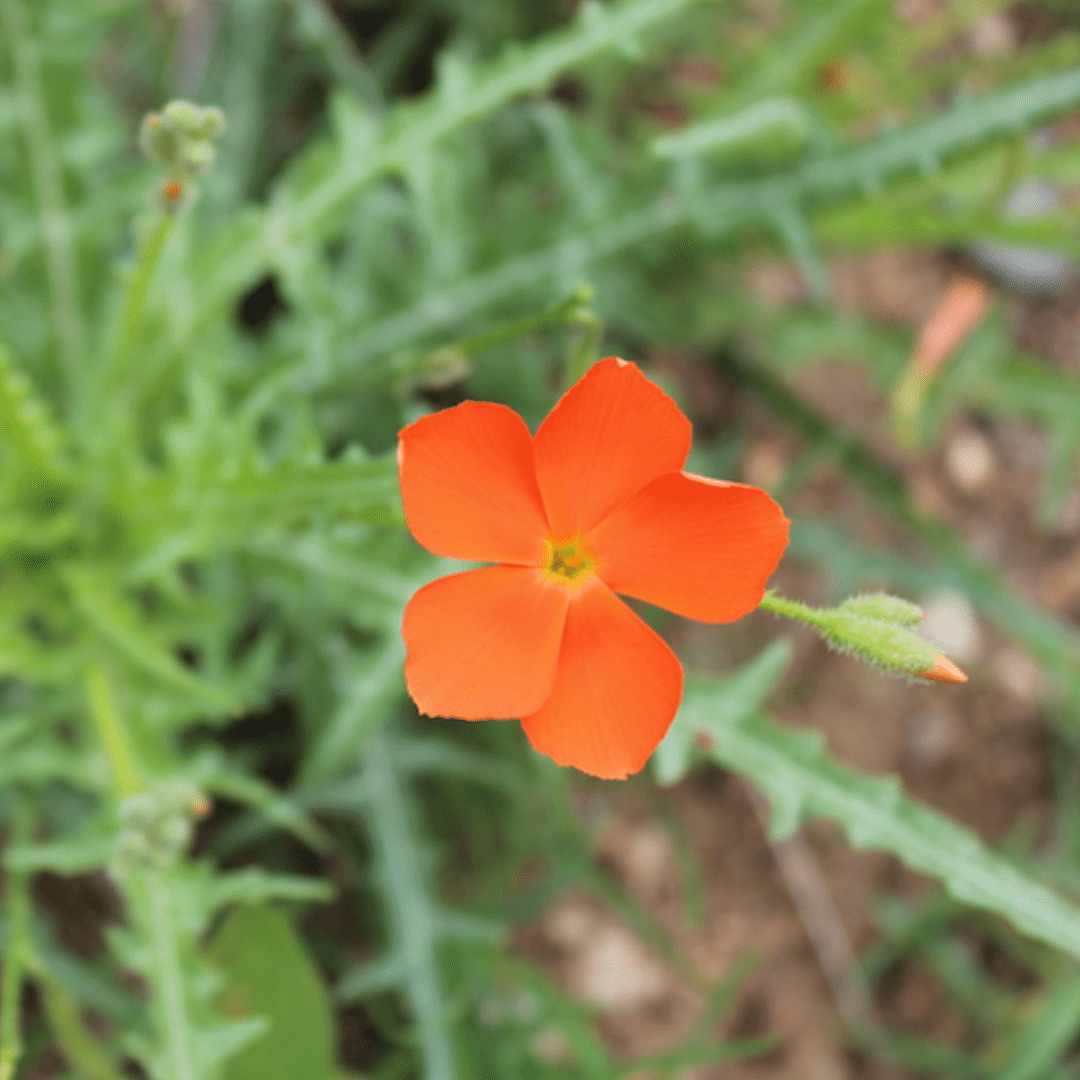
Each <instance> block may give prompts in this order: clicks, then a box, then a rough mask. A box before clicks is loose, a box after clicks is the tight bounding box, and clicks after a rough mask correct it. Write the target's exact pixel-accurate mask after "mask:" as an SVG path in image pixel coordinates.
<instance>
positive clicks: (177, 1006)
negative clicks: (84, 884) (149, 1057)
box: [141, 870, 197, 1080]
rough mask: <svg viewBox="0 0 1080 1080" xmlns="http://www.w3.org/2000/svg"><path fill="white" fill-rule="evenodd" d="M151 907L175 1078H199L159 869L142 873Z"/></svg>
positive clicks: (166, 894)
mask: <svg viewBox="0 0 1080 1080" xmlns="http://www.w3.org/2000/svg"><path fill="white" fill-rule="evenodd" d="M141 877H142V880H143V882H144V883H145V886H146V893H147V899H148V901H149V907H150V924H151V928H152V930H153V936H154V953H155V958H156V963H157V974H158V988H159V989H160V991H161V997H162V1002H161V1004H162V1006H163V1008H164V1010H165V1031H166V1033H167V1036H168V1040H169V1060H170V1061H171V1062H172V1080H197V1077H196V1073H195V1066H194V1063H193V1061H192V1057H191V1028H190V1025H189V1024H188V1015H187V1005H186V1003H185V1001H184V977H183V973H182V972H181V970H180V958H179V957H178V956H177V954H176V928H175V927H174V926H173V912H172V897H171V896H170V895H169V887H168V885H167V883H166V882H165V878H164V876H163V875H162V873H161V871H160V870H145V871H143V873H142V874H141Z"/></svg>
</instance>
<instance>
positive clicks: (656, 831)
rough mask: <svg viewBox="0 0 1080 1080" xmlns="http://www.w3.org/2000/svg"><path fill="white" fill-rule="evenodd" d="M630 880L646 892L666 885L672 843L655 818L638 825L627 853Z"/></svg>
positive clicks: (640, 890)
mask: <svg viewBox="0 0 1080 1080" xmlns="http://www.w3.org/2000/svg"><path fill="white" fill-rule="evenodd" d="M623 862H624V865H625V867H626V875H627V877H628V878H629V879H630V884H631V885H632V886H634V887H635V888H636V889H637V890H638V891H639V892H641V893H643V894H644V895H646V896H652V895H654V894H655V893H657V892H658V891H660V889H662V887H663V885H664V882H665V881H666V880H667V878H668V871H669V869H670V867H671V862H672V854H671V844H670V843H669V842H668V838H667V835H666V834H665V832H664V830H663V829H661V828H660V826H659V825H654V824H652V823H651V822H650V823H648V824H646V825H642V826H641V827H640V828H637V829H634V831H633V832H632V833H631V834H630V837H629V839H628V842H627V845H626V851H625V853H624V855H623Z"/></svg>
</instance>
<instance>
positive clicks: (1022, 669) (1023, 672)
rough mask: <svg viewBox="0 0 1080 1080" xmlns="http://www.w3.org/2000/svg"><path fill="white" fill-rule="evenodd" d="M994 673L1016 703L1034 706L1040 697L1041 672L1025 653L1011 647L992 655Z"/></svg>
mask: <svg viewBox="0 0 1080 1080" xmlns="http://www.w3.org/2000/svg"><path fill="white" fill-rule="evenodd" d="M994 672H995V673H996V675H997V678H998V682H1000V683H1001V685H1002V687H1003V688H1004V689H1005V690H1007V691H1008V692H1009V693H1010V694H1012V696H1013V697H1014V698H1016V699H1017V701H1020V702H1022V703H1023V704H1025V705H1036V704H1038V702H1039V698H1040V697H1041V696H1042V683H1043V677H1042V671H1041V669H1040V668H1039V665H1038V664H1037V663H1036V662H1035V661H1034V660H1032V658H1031V657H1030V656H1028V654H1027V653H1025V652H1022V651H1021V650H1020V649H1017V648H1014V647H1012V646H1006V647H1005V648H1003V649H999V650H998V651H997V652H996V653H995V654H994Z"/></svg>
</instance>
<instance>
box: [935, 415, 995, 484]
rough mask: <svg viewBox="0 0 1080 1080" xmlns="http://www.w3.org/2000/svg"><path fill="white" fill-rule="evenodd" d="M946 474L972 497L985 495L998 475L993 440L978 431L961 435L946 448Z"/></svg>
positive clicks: (969, 431)
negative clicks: (977, 493) (984, 489)
mask: <svg viewBox="0 0 1080 1080" xmlns="http://www.w3.org/2000/svg"><path fill="white" fill-rule="evenodd" d="M945 471H946V472H947V473H948V474H949V478H950V479H951V480H952V482H953V483H954V484H956V486H957V487H958V488H959V489H960V490H961V491H963V492H966V493H967V494H968V495H973V494H974V493H975V492H977V491H981V490H982V489H983V488H985V487H986V486H987V485H988V484H989V483H990V482H991V481H992V480H993V479H994V476H995V474H996V473H997V458H996V457H995V456H994V448H993V447H992V446H991V445H990V440H989V439H988V438H987V437H986V436H985V435H983V434H982V433H981V432H978V431H974V430H970V429H969V430H966V431H958V432H957V433H956V434H955V435H954V436H953V437H952V438H951V439H950V440H949V443H948V446H946V448H945Z"/></svg>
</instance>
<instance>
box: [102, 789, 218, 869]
mask: <svg viewBox="0 0 1080 1080" xmlns="http://www.w3.org/2000/svg"><path fill="white" fill-rule="evenodd" d="M208 809H209V804H208V803H207V801H206V798H205V796H204V795H203V794H202V793H201V792H200V791H199V790H198V789H197V788H195V787H193V786H192V785H191V784H189V783H188V782H187V781H186V780H165V781H162V782H161V783H159V784H156V785H155V786H153V787H151V788H149V789H148V790H146V791H143V792H140V793H139V794H138V795H133V796H131V797H130V798H128V799H125V800H124V801H123V803H121V804H120V834H119V836H118V837H117V841H116V849H115V851H114V853H113V858H112V862H111V864H110V869H111V870H112V873H113V874H114V876H116V877H118V878H121V879H123V878H126V877H130V875H131V874H132V873H134V872H135V871H136V870H145V869H154V870H164V869H166V868H168V867H169V866H172V865H173V864H174V863H175V862H176V861H177V860H178V859H179V858H180V856H181V855H182V854H183V853H184V850H185V849H186V848H187V846H188V844H189V843H190V842H191V834H192V825H193V822H194V820H195V818H197V817H201V816H202V815H203V814H205V813H206V811H207V810H208Z"/></svg>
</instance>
